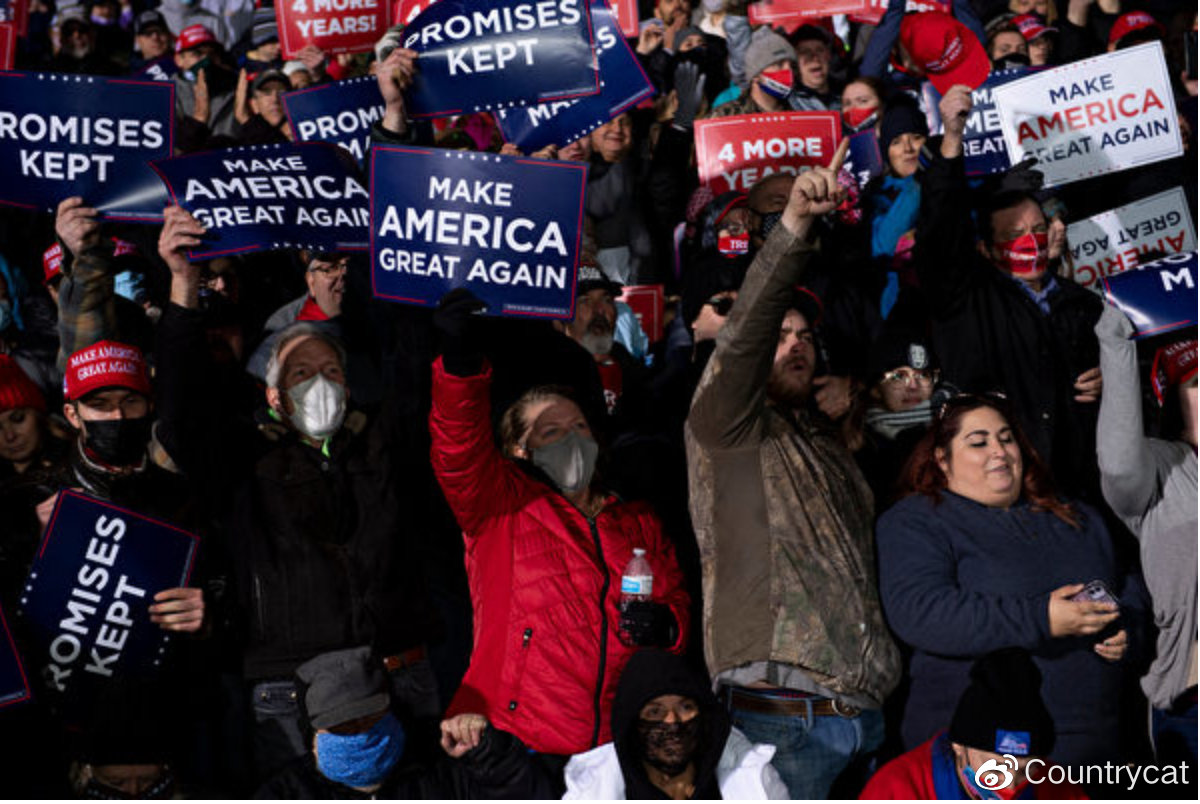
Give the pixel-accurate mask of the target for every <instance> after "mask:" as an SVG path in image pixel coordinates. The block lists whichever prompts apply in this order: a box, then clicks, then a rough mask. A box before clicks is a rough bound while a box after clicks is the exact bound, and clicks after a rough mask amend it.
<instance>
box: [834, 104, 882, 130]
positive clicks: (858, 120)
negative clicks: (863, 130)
mask: <svg viewBox="0 0 1200 804" xmlns="http://www.w3.org/2000/svg"><path fill="white" fill-rule="evenodd" d="M877 111H879V110H878V109H876V108H875V107H874V106H855V107H854V108H851V109H843V110H842V120H843V121H845V123H846V125H848V126H849V127H850V128H855V129H856V128H858V127H859V126H861V125H862V124H863V123H866V122H867V121H868V120H870V119H871V118H872V117H874V116H875V112H877Z"/></svg>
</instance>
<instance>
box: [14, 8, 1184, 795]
mask: <svg viewBox="0 0 1200 804" xmlns="http://www.w3.org/2000/svg"><path fill="white" fill-rule="evenodd" d="M640 5H641V7H640V9H639V11H640V16H641V21H640V26H639V35H638V36H637V37H636V38H633V39H630V40H629V42H628V44H629V46H630V48H631V50H632V52H633V53H634V54H635V55H636V57H637V59H638V60H639V62H640V64H641V66H642V68H643V69H644V71H645V74H646V76H647V77H648V79H649V80H650V81H651V83H652V84H653V86H654V89H655V95H654V98H653V99H652V100H651V101H648V102H646V103H644V104H642V105H641V106H639V107H637V108H635V109H632V110H629V111H626V112H623V113H621V114H620V115H618V116H617V117H615V118H614V119H612V120H609V121H608V122H605V123H604V124H603V125H600V126H599V127H598V128H596V129H595V130H593V131H591V132H590V133H588V134H586V135H585V136H583V137H582V138H580V139H579V140H578V141H576V142H572V143H569V144H564V145H562V146H561V147H554V146H550V147H547V148H545V149H543V150H541V151H538V152H536V153H533V154H524V155H525V156H529V157H533V158H537V159H550V160H570V161H575V162H580V163H584V164H586V165H587V167H588V174H587V190H586V196H585V201H584V204H585V212H586V217H585V229H584V233H583V238H582V240H583V248H582V250H581V254H580V257H579V261H578V266H577V271H576V275H577V281H576V286H575V289H574V291H575V306H574V317H573V318H572V319H571V320H565V321H548V320H533V319H516V318H501V317H497V316H491V315H488V314H487V313H488V310H487V309H486V305H485V303H484V302H483V301H481V300H480V299H479V298H478V297H477V296H476V295H475V294H473V293H472V292H471V290H470V288H469V287H459V288H456V289H454V290H452V291H450V292H449V293H448V294H447V295H446V296H445V297H444V298H443V299H442V300H441V302H440V303H439V304H438V305H437V307H436V309H430V308H423V307H419V306H415V305H404V304H397V303H393V302H389V301H384V300H380V299H375V298H373V297H372V292H371V288H372V284H371V277H370V270H371V269H370V265H369V261H368V260H367V259H366V258H365V257H364V256H363V255H361V254H356V253H355V254H352V253H348V252H343V253H339V252H329V253H326V252H319V251H313V250H301V249H286V250H285V249H276V250H271V251H260V252H255V253H247V254H242V255H238V256H224V257H217V258H214V259H211V260H203V261H192V260H189V259H188V257H187V253H188V251H189V250H190V249H193V248H195V247H197V246H199V245H201V244H202V243H203V242H204V238H205V235H206V232H205V228H204V226H202V225H201V223H200V222H199V221H198V220H197V219H196V218H195V217H193V216H192V215H191V214H190V213H189V212H188V211H186V210H185V209H183V208H182V207H180V206H174V205H173V206H169V207H167V208H166V210H165V211H164V215H163V221H162V223H161V224H143V223H133V222H114V221H111V220H105V219H103V218H102V216H101V214H100V213H99V212H98V210H97V209H96V208H95V207H94V206H93V201H92V200H91V199H89V198H87V197H86V196H80V195H79V194H78V193H74V192H70V191H64V193H63V196H62V198H61V199H60V203H59V204H58V206H57V209H56V210H55V211H54V212H53V213H46V212H43V211H36V210H27V209H21V208H17V207H9V208H3V209H0V522H2V523H3V525H2V526H0V530H2V534H0V606H2V608H3V611H4V613H5V615H6V619H7V622H8V623H9V624H10V625H11V627H12V633H13V638H14V640H15V644H16V646H17V649H18V653H19V654H20V655H21V657H22V659H23V661H24V664H25V668H26V670H27V675H28V679H29V683H30V686H31V688H32V700H31V701H27V702H22V703H19V704H15V705H12V706H0V733H2V734H4V735H5V739H4V740H3V742H4V744H5V750H4V751H0V768H2V769H3V774H2V775H3V778H4V780H5V782H4V788H5V790H6V791H7V792H8V794H9V795H11V796H14V797H86V798H129V797H134V798H164V797H184V798H191V797H216V798H237V797H241V798H245V797H250V796H252V795H254V796H258V797H264V798H322V799H326V798H328V799H340V798H376V797H378V798H537V799H543V798H561V797H566V798H585V799H624V798H649V799H654V798H670V799H687V798H697V799H701V798H791V799H826V798H855V797H859V796H860V795H861V796H862V797H864V798H975V799H978V798H994V797H1006V798H1011V797H1025V798H1084V797H1123V796H1128V795H1136V796H1138V797H1142V798H1144V797H1147V796H1150V797H1155V798H1160V797H1166V798H1172V797H1180V798H1194V797H1195V790H1196V787H1195V784H1196V780H1195V776H1194V774H1195V773H1196V772H1197V742H1196V739H1197V733H1196V728H1197V726H1196V690H1197V621H1196V592H1197V574H1196V564H1197V557H1196V543H1197V540H1196V537H1197V500H1196V495H1197V475H1196V453H1197V447H1196V445H1197V390H1196V387H1197V352H1196V340H1195V338H1196V333H1195V328H1194V327H1191V328H1190V329H1188V328H1185V329H1177V330H1174V331H1171V332H1168V333H1166V334H1163V335H1158V336H1156V337H1153V338H1143V339H1140V340H1132V339H1131V336H1132V334H1133V333H1134V328H1135V325H1134V323H1133V322H1131V321H1130V319H1129V317H1127V315H1126V314H1125V313H1123V312H1122V311H1121V309H1119V308H1118V307H1116V306H1114V305H1112V304H1110V303H1106V301H1105V299H1104V298H1103V296H1102V295H1101V294H1100V293H1099V292H1098V291H1097V290H1096V289H1095V288H1087V287H1084V286H1082V285H1080V284H1078V283H1077V282H1076V281H1075V279H1074V271H1073V263H1072V253H1071V248H1070V246H1071V244H1070V243H1069V242H1068V238H1067V224H1068V223H1072V222H1075V221H1079V220H1082V219H1085V218H1088V217H1090V216H1092V215H1095V214H1098V213H1100V212H1103V211H1106V210H1109V209H1113V208H1116V207H1119V206H1121V205H1123V204H1127V203H1130V202H1133V201H1137V200H1139V199H1143V198H1146V197H1148V196H1150V195H1153V194H1155V193H1158V192H1161V191H1164V190H1170V189H1173V188H1175V187H1182V189H1183V190H1184V196H1185V197H1186V199H1187V204H1188V209H1187V210H1186V211H1185V212H1186V215H1187V216H1188V217H1189V218H1190V219H1191V221H1192V222H1193V228H1194V222H1195V220H1196V198H1195V190H1196V175H1197V173H1196V136H1195V132H1196V108H1197V101H1196V95H1197V82H1196V69H1197V68H1196V65H1195V58H1196V57H1195V43H1196V28H1197V23H1196V20H1197V14H1196V9H1195V7H1194V6H1193V5H1190V4H1185V3H1181V2H1173V1H1172V0H952V2H944V3H926V4H918V5H924V6H930V5H932V6H939V8H937V9H933V10H928V9H925V8H922V9H921V10H908V9H907V5H908V4H906V2H905V0H888V2H886V3H883V5H885V6H886V10H885V11H884V12H883V14H882V17H881V18H880V19H879V21H878V23H877V24H870V23H866V22H861V21H857V20H853V19H850V18H847V17H845V16H833V17H825V18H812V19H809V20H807V21H806V22H805V23H804V24H799V25H798V26H792V28H791V30H784V29H783V28H772V27H770V26H767V25H758V26H755V25H752V24H751V22H750V17H749V16H748V12H747V7H746V3H745V2H744V0H698V2H696V4H694V5H693V2H691V0H641V4H640ZM877 5H878V4H877ZM256 6H257V7H256ZM400 33H401V29H399V28H396V29H393V30H391V31H389V32H388V33H387V35H385V36H384V37H383V38H382V39H381V40H380V41H379V42H378V44H377V45H376V47H375V50H374V51H373V52H370V53H359V54H341V55H337V56H329V55H327V54H326V53H324V52H322V51H321V50H320V49H318V48H317V47H315V46H312V45H309V46H307V47H305V48H304V49H303V50H301V51H300V52H299V53H297V54H295V58H294V59H292V60H287V61H285V60H284V59H283V58H282V51H281V47H280V41H279V39H280V37H279V30H278V23H277V20H276V17H275V11H274V9H273V8H272V5H271V4H270V3H269V2H268V3H265V4H264V3H261V2H260V3H255V2H254V0H161V2H155V0H84V2H82V3H76V0H59V2H58V4H57V7H56V5H55V3H54V0H31V2H30V4H29V18H28V34H27V35H26V36H23V37H22V38H21V39H20V40H19V41H18V47H17V53H16V69H18V70H26V71H31V72H60V73H76V74H90V75H98V76H128V77H135V78H138V79H142V80H153V81H165V82H171V83H172V84H173V85H174V89H175V95H174V97H175V104H176V131H175V136H174V138H173V142H174V147H175V149H176V153H177V154H187V153H196V152H200V151H208V150H214V149H221V148H228V147H233V146H240V145H265V144H273V143H287V142H290V141H293V140H294V139H295V136H296V132H294V131H293V130H292V129H291V126H290V124H289V121H288V118H287V116H286V114H285V111H284V105H283V101H282V99H281V98H282V95H283V94H284V93H286V92H289V91H292V90H295V89H301V88H304V87H308V86H312V85H319V84H323V83H327V82H334V81H340V80H344V79H348V78H352V77H358V76H363V75H373V76H374V77H375V79H376V81H377V84H378V87H379V91H380V103H381V104H382V106H383V108H384V113H383V115H382V118H381V119H380V120H379V121H378V122H376V123H375V124H374V127H373V129H372V130H371V142H372V143H373V144H376V143H390V144H398V143H399V144H410V145H411V144H418V145H423V146H429V147H434V148H445V149H460V150H471V151H491V152H494V153H500V154H508V155H518V154H521V151H520V149H519V148H518V147H517V146H516V145H515V144H513V143H509V142H505V141H504V137H503V135H502V133H501V131H500V128H499V127H498V125H497V124H496V122H495V120H494V119H493V117H492V116H491V115H490V114H488V113H476V114H465V115H459V116H457V117H452V118H440V119H437V120H434V121H428V120H423V121H419V122H415V121H413V120H411V119H410V117H409V114H408V108H407V105H406V91H407V90H408V89H409V87H410V86H411V84H412V81H413V77H414V75H416V74H417V73H419V71H420V70H421V63H422V62H421V58H420V57H419V56H418V54H417V53H415V52H414V51H412V50H409V49H407V48H405V47H403V46H402V45H403V43H402V37H401V35H400ZM1156 41H1157V42H1161V44H1162V48H1163V50H1162V52H1163V54H1164V59H1165V70H1166V73H1167V74H1168V75H1169V78H1170V81H1171V84H1172V89H1173V91H1174V93H1175V99H1174V101H1175V107H1176V108H1177V110H1178V120H1177V121H1175V122H1176V123H1177V125H1178V126H1179V129H1180V131H1181V132H1182V139H1183V142H1184V153H1183V155H1182V156H1180V157H1176V158H1172V159H1168V160H1164V161H1159V162H1157V163H1154V164H1150V165H1146V166H1143V167H1140V168H1139V169H1137V170H1136V171H1124V172H1118V173H1114V174H1109V175H1105V176H1099V177H1096V178H1091V179H1086V180H1082V181H1075V182H1072V183H1068V184H1063V185H1060V186H1056V187H1054V188H1052V189H1048V188H1046V187H1045V186H1044V185H1045V182H1044V179H1043V175H1042V173H1041V172H1039V170H1038V167H1039V166H1038V165H1037V164H1036V161H1035V160H1028V161H1025V162H1020V163H1019V164H1016V165H1013V166H1012V167H1011V168H1010V169H1008V170H1006V171H1004V172H1003V173H998V174H994V175H990V176H984V177H969V176H968V174H967V170H966V169H965V166H964V162H965V156H964V139H965V136H966V134H967V132H966V125H967V120H968V116H969V114H970V112H971V109H972V107H973V104H974V101H973V96H972V89H974V88H976V87H978V86H979V85H980V84H981V83H982V82H983V81H984V80H985V79H986V78H987V76H988V75H989V73H991V72H993V71H996V70H1009V69H1012V68H1019V67H1028V68H1045V69H1050V68H1053V67H1055V66H1058V65H1063V64H1067V63H1070V62H1073V61H1077V60H1080V59H1085V58H1090V57H1093V56H1098V55H1101V54H1104V53H1108V52H1114V51H1117V50H1121V49H1124V48H1128V47H1131V46H1135V45H1139V44H1143V43H1146V42H1156ZM924 82H929V83H931V84H932V85H933V86H934V87H935V88H936V90H937V92H936V93H928V92H923V91H922V85H923V83H924ZM931 107H932V108H931ZM787 110H792V111H834V112H837V113H838V114H839V116H840V118H841V121H842V134H843V135H844V137H849V136H850V135H853V134H858V133H861V132H874V133H875V135H876V136H877V138H878V145H879V151H880V155H881V160H882V170H881V173H880V174H879V175H877V176H875V177H874V178H872V179H870V181H868V182H866V183H864V184H862V185H860V184H859V182H858V180H857V179H856V177H855V176H854V175H853V174H852V173H851V172H850V171H849V170H846V169H844V163H845V160H846V158H847V151H848V148H847V145H848V140H846V139H843V140H842V145H841V146H840V147H839V149H838V151H837V152H836V153H835V154H833V155H832V157H831V159H830V160H829V162H828V164H826V165H824V166H815V167H812V168H811V169H806V170H804V171H801V172H799V173H798V174H796V173H793V172H791V171H788V170H778V171H768V172H767V175H765V176H763V177H762V178H761V179H760V180H759V181H758V182H757V183H755V184H754V185H753V186H752V187H750V188H749V189H748V190H747V191H746V192H739V191H729V192H724V193H714V192H713V191H712V190H711V189H709V187H707V186H706V185H703V184H702V183H701V182H700V181H699V178H698V175H697V168H696V158H695V148H694V131H695V124H696V121H698V120H702V119H706V118H710V117H725V116H730V115H745V114H755V113H770V112H778V111H787ZM933 112H936V113H937V114H936V117H935V116H934V115H933V114H932V113H933ZM933 119H938V120H940V121H941V125H940V129H941V130H940V131H936V130H931V128H930V125H931V120H933ZM64 186H66V185H65V184H64ZM1156 256H1163V255H1156V254H1143V255H1142V260H1143V261H1149V260H1151V259H1153V258H1154V257H1156ZM635 285H659V286H661V287H662V289H663V293H664V297H665V299H666V301H665V308H664V310H663V313H664V320H665V327H664V330H663V333H662V335H661V337H658V338H657V339H656V340H651V338H652V337H653V336H654V335H656V333H654V332H652V331H650V329H649V328H643V326H642V325H641V323H640V322H639V318H638V316H637V315H635V313H634V311H633V309H632V308H631V307H630V305H629V304H627V303H626V302H625V301H623V300H622V295H623V293H624V290H625V288H626V287H629V286H635ZM1192 293H1193V294H1194V290H1193V291H1192ZM68 490H70V491H75V492H80V493H82V494H85V495H87V496H89V497H92V498H96V499H99V500H101V501H104V502H105V503H108V504H111V505H114V506H118V507H120V508H121V509H124V510H128V511H133V512H136V513H138V514H141V515H144V516H147V517H151V518H153V519H155V520H157V521H160V522H166V523H170V524H171V525H173V526H176V527H178V528H182V529H184V530H186V531H189V532H191V533H194V534H195V535H196V536H197V537H198V540H199V550H198V554H197V563H196V567H195V570H194V572H193V574H192V577H191V579H190V581H189V582H188V583H187V584H186V585H184V586H178V587H172V588H166V589H161V590H148V593H149V595H150V597H152V600H151V599H149V598H148V599H147V600H146V601H145V604H144V605H143V606H142V607H141V608H140V609H139V608H137V607H136V606H135V607H134V610H133V613H132V614H131V615H130V616H131V617H136V618H141V619H142V620H143V624H144V623H145V621H148V622H149V623H151V624H152V626H153V627H154V628H158V629H162V630H163V631H164V632H165V633H167V634H169V635H171V636H172V639H171V640H170V641H169V642H168V643H167V647H166V648H165V650H164V656H163V660H162V661H161V663H156V670H155V672H153V673H151V674H143V673H128V674H121V675H120V677H118V678H112V679H108V678H102V677H99V676H94V677H92V678H91V680H87V681H84V680H82V679H81V680H80V681H79V683H77V684H72V685H71V688H70V691H69V692H67V693H64V692H62V691H61V689H56V685H55V684H54V683H52V682H53V678H52V677H51V676H48V675H47V673H46V669H47V668H46V664H47V662H48V658H47V654H46V651H45V649H44V648H41V647H39V646H38V640H37V637H36V635H35V634H34V633H33V629H32V624H31V623H29V622H27V621H25V620H24V619H23V618H22V616H21V609H22V606H21V599H22V596H23V590H25V589H26V583H27V577H28V575H29V572H30V567H31V565H32V563H33V562H34V560H35V557H36V555H37V553H38V547H39V544H41V542H42V539H43V536H44V534H45V532H46V530H47V527H48V523H49V522H50V519H51V516H52V513H53V511H54V510H55V508H56V506H57V505H59V503H60V502H61V500H62V498H63V492H64V491H68ZM632 566H637V567H641V569H638V570H637V571H636V573H634V574H632V575H631V573H633V572H634V571H633V570H630V569H628V568H629V567H632ZM645 567H648V570H647V569H645ZM647 573H648V574H649V576H650V577H651V578H652V580H648V579H647V577H646V576H647ZM1010 760H1011V764H1007V765H1006V764H1005V763H1006V762H1007V761H1010ZM998 763H999V764H998ZM1179 763H1186V769H1185V770H1184V771H1183V772H1182V773H1180V774H1179V775H1178V776H1176V777H1172V782H1174V783H1173V784H1167V783H1162V784H1149V783H1151V780H1150V779H1149V777H1148V776H1146V777H1145V783H1147V786H1143V787H1138V788H1135V787H1134V786H1133V785H1129V788H1128V789H1127V787H1126V785H1125V783H1124V781H1121V782H1119V783H1118V782H1116V781H1114V777H1113V776H1112V775H1111V774H1109V775H1099V774H1088V773H1086V772H1079V773H1074V775H1071V774H1067V775H1059V776H1056V775H1054V774H1050V775H1049V777H1048V776H1047V775H1046V773H1045V769H1046V768H1047V767H1051V768H1056V769H1058V770H1061V771H1064V773H1065V772H1067V771H1072V769H1075V770H1079V769H1086V768H1089V767H1106V766H1111V767H1119V768H1126V769H1127V770H1128V769H1129V768H1146V767H1149V766H1151V765H1153V766H1155V767H1158V768H1164V767H1165V766H1167V765H1169V764H1175V765H1179ZM1039 767H1040V768H1041V769H1042V778H1041V779H1038V778H1037V771H1038V769H1039ZM997 769H999V770H997ZM985 771H989V772H990V773H991V776H987V774H986V773H985ZM997 773H1000V775H1007V779H1006V782H1007V784H997V785H993V784H992V783H991V782H992V781H994V778H995V777H996V775H997ZM1122 778H1124V777H1122ZM1157 778H1158V779H1161V780H1163V781H1164V782H1165V777H1164V776H1162V775H1161V774H1160V776H1159V777H1157ZM1046 779H1049V781H1045V780H1046ZM997 791H998V792H997ZM1131 791H1132V792H1131Z"/></svg>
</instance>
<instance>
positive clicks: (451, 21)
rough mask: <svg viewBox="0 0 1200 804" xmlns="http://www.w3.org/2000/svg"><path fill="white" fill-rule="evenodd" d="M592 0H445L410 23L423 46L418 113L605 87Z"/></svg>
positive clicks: (412, 43)
mask: <svg viewBox="0 0 1200 804" xmlns="http://www.w3.org/2000/svg"><path fill="white" fill-rule="evenodd" d="M594 45H595V43H594V41H593V38H592V20H591V15H590V14H589V13H588V8H587V0H439V2H437V3H435V4H434V5H432V6H430V7H429V8H427V9H425V10H424V11H422V12H421V13H420V14H419V15H418V16H417V18H416V19H414V20H413V21H412V22H411V23H409V24H408V26H406V27H405V29H404V46H405V47H407V48H412V49H413V50H415V51H417V52H418V53H419V54H420V56H419V57H418V60H417V71H416V75H415V76H414V78H413V83H412V86H411V87H409V89H408V92H407V96H406V97H407V104H408V113H409V115H410V116H412V117H417V118H421V117H438V116H444V115H453V114H462V113H466V112H482V111H487V110H490V109H495V108H499V107H501V106H504V107H513V106H524V105H526V104H529V103H545V102H547V101H556V100H569V99H571V98H579V97H583V96H585V95H595V94H596V93H598V92H599V91H600V82H599V78H598V73H597V71H596V65H595V60H594V58H593V55H592V50H593V47H594Z"/></svg>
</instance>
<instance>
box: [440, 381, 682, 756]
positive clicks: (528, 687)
mask: <svg viewBox="0 0 1200 804" xmlns="http://www.w3.org/2000/svg"><path fill="white" fill-rule="evenodd" d="M490 385H491V372H490V370H485V372H484V373H483V374H480V375H478V376H475V377H456V376H454V375H451V374H447V373H446V372H445V370H444V369H443V368H442V362H441V360H440V359H439V360H437V361H436V362H435V363H434V367H433V412H432V415H431V416H430V431H431V434H432V437H433V446H432V458H433V469H434V472H435V473H436V474H437V478H438V481H439V482H440V483H441V486H442V491H443V492H445V495H446V500H447V501H448V502H449V503H450V507H451V509H453V511H454V515H455V517H456V518H457V519H458V523H459V525H461V526H462V528H463V538H464V541H465V543H466V564H467V577H468V579H469V581H470V584H471V602H472V607H473V609H474V614H475V646H474V650H473V652H472V654H471V666H470V667H469V668H468V669H467V674H466V677H465V678H464V679H463V683H462V686H461V687H460V688H459V690H458V692H457V693H456V694H455V696H454V700H453V701H452V702H451V704H450V710H449V712H448V714H447V716H451V715H455V714H459V713H463V712H479V713H482V714H486V715H487V717H488V719H489V720H491V722H492V724H493V725H495V726H496V727H497V728H500V729H504V730H505V731H508V732H511V733H512V734H515V735H517V736H518V737H520V738H521V740H523V741H524V742H525V744H526V745H528V746H529V747H531V748H533V749H535V750H538V751H542V752H545V753H551V754H576V753H579V752H581V751H586V750H588V749H589V748H593V747H594V746H597V745H599V744H601V743H605V742H608V741H609V740H611V739H612V736H611V733H610V717H611V714H610V713H611V711H612V700H613V695H614V694H615V692H616V685H617V679H618V678H619V677H620V674H621V670H622V669H623V668H624V666H625V662H626V661H628V659H629V657H630V656H631V655H632V654H633V653H634V651H635V648H630V647H627V646H625V645H623V644H621V641H620V640H619V639H618V638H617V623H618V620H619V614H618V611H617V603H618V600H619V598H620V586H621V573H622V572H623V571H624V569H625V565H626V564H627V563H628V562H629V559H630V558H631V557H632V556H633V548H635V547H643V548H645V550H646V558H647V560H648V561H649V562H650V566H651V568H652V569H653V571H654V600H655V601H656V602H659V603H665V604H667V605H669V606H670V607H671V612H672V613H673V614H674V615H675V619H676V621H677V622H678V623H679V634H680V637H679V640H678V641H677V642H676V644H675V645H674V646H673V647H672V650H674V651H676V652H679V651H682V649H683V647H684V643H685V636H684V635H686V634H687V632H688V596H687V592H686V591H684V587H683V576H682V573H681V572H680V570H679V564H678V563H677V562H676V560H675V551H674V550H673V548H672V547H671V544H670V542H669V541H668V540H667V539H666V537H665V536H664V535H663V532H662V525H661V523H660V522H659V520H658V517H657V516H656V515H655V514H654V512H653V511H652V510H651V509H650V507H649V506H648V505H645V504H642V503H624V502H621V501H619V500H617V499H616V498H610V499H609V500H608V502H607V504H606V505H605V507H604V509H603V510H602V511H601V512H600V514H599V515H598V516H597V517H596V518H595V519H594V520H589V519H588V518H587V517H585V516H584V515H583V514H582V513H581V512H580V511H579V510H578V509H576V508H575V507H574V506H572V505H571V503H569V502H568V501H567V500H566V498H565V497H563V496H562V495H561V494H559V493H558V492H557V491H556V490H555V489H552V488H551V487H550V486H548V485H546V484H545V483H542V482H540V481H538V480H536V479H534V478H533V477H531V476H529V475H528V474H526V473H525V472H523V471H522V470H521V469H520V468H519V467H518V466H517V465H516V464H515V463H514V462H513V461H510V460H507V459H506V458H504V457H503V456H502V455H501V453H500V451H499V450H498V449H497V448H496V446H495V443H494V442H493V440H492V432H491V417H490V411H489V407H490V405H489V401H488V389H489V386H490Z"/></svg>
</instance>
